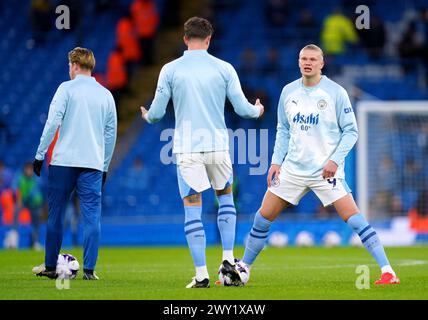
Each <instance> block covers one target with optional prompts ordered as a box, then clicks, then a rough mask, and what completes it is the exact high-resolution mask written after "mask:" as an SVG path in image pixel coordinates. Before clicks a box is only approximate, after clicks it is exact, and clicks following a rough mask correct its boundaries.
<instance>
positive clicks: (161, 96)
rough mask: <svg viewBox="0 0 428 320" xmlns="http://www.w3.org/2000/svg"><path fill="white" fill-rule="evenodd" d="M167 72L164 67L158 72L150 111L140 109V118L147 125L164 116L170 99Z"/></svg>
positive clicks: (142, 107) (166, 68) (143, 108)
mask: <svg viewBox="0 0 428 320" xmlns="http://www.w3.org/2000/svg"><path fill="white" fill-rule="evenodd" d="M168 70H169V69H168V67H167V66H166V65H165V66H163V68H162V70H161V71H160V74H159V79H158V84H157V87H156V93H155V98H154V99H153V102H152V104H151V105H150V110H147V109H146V108H145V107H144V106H141V107H140V110H141V117H142V118H143V119H144V120H146V121H147V122H148V123H155V122H158V121H159V120H161V119H162V118H163V116H164V115H165V112H166V107H167V106H168V102H169V99H170V98H171V85H170V81H169V71H168Z"/></svg>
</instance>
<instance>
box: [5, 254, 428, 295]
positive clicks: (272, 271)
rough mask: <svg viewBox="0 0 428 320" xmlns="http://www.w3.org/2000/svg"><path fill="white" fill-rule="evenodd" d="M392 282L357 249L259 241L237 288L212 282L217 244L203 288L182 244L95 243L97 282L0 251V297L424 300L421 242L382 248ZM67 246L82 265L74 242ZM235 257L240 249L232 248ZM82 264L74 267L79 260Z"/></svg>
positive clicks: (427, 282) (38, 258) (426, 258)
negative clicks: (62, 284)
mask: <svg viewBox="0 0 428 320" xmlns="http://www.w3.org/2000/svg"><path fill="white" fill-rule="evenodd" d="M386 251H387V254H388V256H389V258H390V262H391V263H392V265H393V267H394V269H395V271H396V272H397V274H398V275H399V277H400V278H401V284H400V285H393V286H375V285H374V284H373V281H374V280H376V279H377V278H378V277H379V269H378V267H377V266H376V264H375V263H374V261H373V260H372V258H371V257H370V256H369V254H368V253H367V252H366V251H365V250H364V248H353V247H339V248H321V247H315V248H296V247H289V248H267V249H265V250H264V251H263V252H262V253H261V255H260V256H259V257H258V259H257V260H256V262H255V264H254V267H253V269H252V272H251V279H250V282H249V283H248V284H247V285H246V286H245V287H217V286H215V285H214V282H215V280H216V279H217V269H218V266H219V264H220V259H221V248H220V247H209V248H208V249H207V264H208V270H209V272H210V276H211V288H209V289H185V285H186V284H187V283H188V282H190V280H191V277H192V276H193V275H194V269H193V265H192V262H191V258H190V254H189V252H188V249H187V248H185V247H171V248H163V247H149V248H138V247H135V248H101V249H100V254H99V259H98V265H97V274H98V275H99V276H100V278H101V280H100V281H83V280H82V278H81V277H82V273H81V271H79V275H78V278H77V279H75V280H72V281H71V282H70V288H69V289H68V290H65V289H63V290H58V289H57V288H56V286H55V281H54V280H50V279H47V278H37V277H35V276H34V275H32V274H31V268H32V267H33V266H34V265H37V264H40V263H41V262H42V261H43V256H44V254H43V252H33V251H26V250H21V251H4V250H3V251H0V299H144V300H152V299H156V300H195V299H196V300H216V299H221V300H223V299H224V300H229V299H231V300H247V299H250V300H253V299H257V300H265V299H269V300H288V299H428V247H427V246H417V247H406V248H396V247H394V248H386ZM63 252H68V253H72V254H73V255H75V256H76V257H77V259H78V260H79V262H80V263H81V264H82V251H81V249H70V250H63ZM235 254H236V256H238V257H240V256H242V254H243V248H242V247H238V248H236V249H235ZM358 265H367V266H368V267H369V270H370V288H369V289H357V288H356V285H355V283H356V280H357V277H358V276H359V274H357V273H356V267H357V266H358ZM81 267H82V266H81Z"/></svg>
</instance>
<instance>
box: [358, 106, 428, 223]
mask: <svg viewBox="0 0 428 320" xmlns="http://www.w3.org/2000/svg"><path fill="white" fill-rule="evenodd" d="M356 110H357V121H358V127H359V139H358V145H357V148H358V149H357V191H358V194H357V196H358V203H359V206H360V208H361V212H362V213H363V214H365V215H368V216H369V218H370V219H373V218H374V219H376V218H388V217H392V216H396V215H405V214H407V212H408V210H409V209H410V208H411V207H412V206H414V205H415V202H416V199H417V197H418V195H419V194H420V192H421V191H422V190H424V189H426V188H427V185H428V184H427V179H426V178H427V174H428V161H427V156H428V101H362V102H359V103H358V104H357V106H356Z"/></svg>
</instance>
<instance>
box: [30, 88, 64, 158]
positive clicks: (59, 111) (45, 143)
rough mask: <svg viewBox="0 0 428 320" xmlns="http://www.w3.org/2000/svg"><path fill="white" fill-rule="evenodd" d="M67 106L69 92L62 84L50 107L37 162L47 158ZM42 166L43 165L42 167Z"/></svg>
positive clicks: (37, 154) (38, 149)
mask: <svg viewBox="0 0 428 320" xmlns="http://www.w3.org/2000/svg"><path fill="white" fill-rule="evenodd" d="M66 106H67V92H66V89H65V88H64V85H63V84H61V85H60V86H59V87H58V89H57V91H56V92H55V95H54V97H53V98H52V102H51V104H50V107H49V114H48V119H47V120H46V123H45V127H44V128H43V133H42V136H41V138H40V143H39V147H38V148H37V153H36V157H35V159H36V160H39V161H42V160H44V158H45V155H46V152H47V150H48V148H49V145H50V144H51V143H52V140H53V138H54V136H55V132H56V130H57V129H58V127H59V126H60V125H61V122H62V119H63V118H64V115H65V110H66ZM40 166H41V165H40Z"/></svg>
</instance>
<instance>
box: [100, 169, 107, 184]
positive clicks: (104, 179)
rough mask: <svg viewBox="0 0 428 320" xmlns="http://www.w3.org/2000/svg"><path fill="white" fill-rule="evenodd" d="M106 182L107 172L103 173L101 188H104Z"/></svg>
mask: <svg viewBox="0 0 428 320" xmlns="http://www.w3.org/2000/svg"><path fill="white" fill-rule="evenodd" d="M106 180H107V171H104V172H103V179H102V183H101V186H102V187H104V185H105V184H106Z"/></svg>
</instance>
